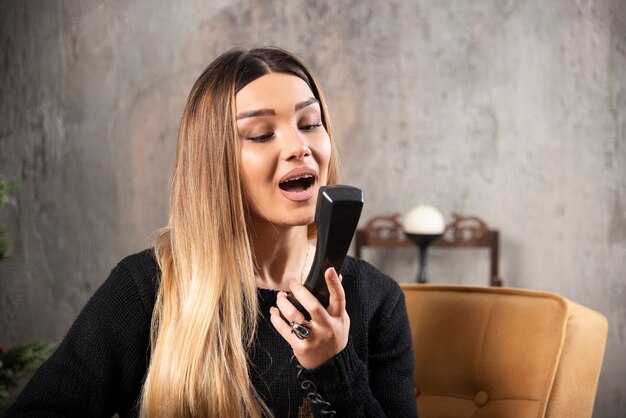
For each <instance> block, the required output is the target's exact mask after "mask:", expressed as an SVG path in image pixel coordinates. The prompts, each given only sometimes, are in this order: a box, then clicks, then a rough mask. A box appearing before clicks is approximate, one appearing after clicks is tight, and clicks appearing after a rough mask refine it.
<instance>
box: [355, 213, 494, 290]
mask: <svg viewBox="0 0 626 418" xmlns="http://www.w3.org/2000/svg"><path fill="white" fill-rule="evenodd" d="M452 217H453V220H452V222H450V223H449V224H448V225H446V229H445V231H444V233H443V236H442V237H441V238H440V239H439V240H437V241H435V242H434V243H433V245H432V246H433V247H446V248H454V247H457V248H458V247H465V248H472V247H486V248H489V253H490V266H489V275H490V284H491V285H492V286H502V280H501V279H500V278H499V277H498V258H499V247H500V243H499V234H498V231H497V230H492V229H489V227H488V226H487V224H486V223H485V222H484V221H483V220H482V219H480V218H479V217H477V216H465V215H459V214H457V213H453V214H452ZM363 247H391V248H394V247H415V244H413V243H412V242H410V241H408V240H407V239H406V237H405V235H404V231H403V230H402V223H401V221H400V214H399V213H393V214H391V215H380V216H374V217H373V218H371V219H370V220H369V221H368V222H367V224H366V225H365V228H362V229H358V230H357V231H356V242H355V252H356V254H355V255H356V257H357V258H360V257H361V253H362V249H363Z"/></svg>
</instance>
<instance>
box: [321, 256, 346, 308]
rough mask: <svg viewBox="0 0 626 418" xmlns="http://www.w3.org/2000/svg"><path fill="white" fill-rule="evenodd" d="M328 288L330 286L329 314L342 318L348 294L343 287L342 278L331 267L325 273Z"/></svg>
mask: <svg viewBox="0 0 626 418" xmlns="http://www.w3.org/2000/svg"><path fill="white" fill-rule="evenodd" d="M324 279H326V286H328V294H329V298H328V309H327V311H328V313H329V314H330V315H331V316H334V317H338V316H341V315H342V313H343V311H345V309H346V293H345V292H344V290H343V286H342V285H341V279H342V278H341V276H338V275H337V272H336V271H335V269H334V268H332V267H330V268H329V269H327V270H326V272H324Z"/></svg>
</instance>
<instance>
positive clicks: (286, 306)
mask: <svg viewBox="0 0 626 418" xmlns="http://www.w3.org/2000/svg"><path fill="white" fill-rule="evenodd" d="M276 306H277V307H278V309H280V312H281V314H282V315H283V317H284V320H285V321H287V322H291V321H294V322H302V321H304V314H303V313H302V312H300V311H299V310H298V309H297V308H296V307H295V306H293V303H291V301H289V299H288V298H287V293H285V292H279V293H278V296H277V297H276Z"/></svg>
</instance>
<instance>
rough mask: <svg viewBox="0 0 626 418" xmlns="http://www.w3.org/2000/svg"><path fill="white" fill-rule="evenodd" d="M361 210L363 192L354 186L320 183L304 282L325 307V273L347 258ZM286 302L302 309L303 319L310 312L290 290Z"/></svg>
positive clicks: (339, 267)
mask: <svg viewBox="0 0 626 418" xmlns="http://www.w3.org/2000/svg"><path fill="white" fill-rule="evenodd" d="M362 209H363V191H362V190H361V189H359V188H357V187H353V186H344V185H331V186H322V187H320V190H319V192H318V196H317V206H316V207H315V224H316V226H317V246H316V247H315V257H314V258H313V264H312V266H311V271H310V272H309V275H308V276H307V278H306V280H305V281H304V287H306V288H307V289H309V291H310V292H311V293H313V295H314V296H315V297H316V298H317V299H318V300H319V301H320V302H321V304H322V306H324V307H325V308H326V307H328V300H329V296H330V295H329V293H328V287H327V286H326V280H325V279H324V272H325V271H326V270H327V269H328V268H329V267H334V268H335V271H337V274H339V273H340V272H341V266H343V261H344V260H345V258H346V254H347V253H348V249H349V248H350V243H351V242H352V237H353V236H354V233H355V231H356V228H357V225H358V223H359V218H360V217H361V210H362ZM287 295H288V299H289V301H290V302H291V303H292V304H293V305H294V306H295V307H296V308H297V309H298V310H299V311H300V312H302V313H303V314H304V315H305V317H306V319H307V320H309V319H311V316H310V315H309V313H308V312H307V311H306V309H304V307H303V306H302V305H301V304H300V302H298V300H297V299H296V298H295V297H294V296H293V294H292V293H291V292H288V294H287Z"/></svg>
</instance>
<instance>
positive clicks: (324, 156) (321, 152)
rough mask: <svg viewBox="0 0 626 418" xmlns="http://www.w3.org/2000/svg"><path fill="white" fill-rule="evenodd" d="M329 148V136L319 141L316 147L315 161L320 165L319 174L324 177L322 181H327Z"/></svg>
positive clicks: (330, 148)
mask: <svg viewBox="0 0 626 418" xmlns="http://www.w3.org/2000/svg"><path fill="white" fill-rule="evenodd" d="M331 150H332V146H331V143H330V138H329V137H328V136H326V139H325V140H324V141H321V142H320V145H319V146H318V147H317V161H318V164H319V166H320V175H321V176H322V178H323V179H324V183H326V182H327V181H328V165H329V163H330V155H331Z"/></svg>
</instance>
